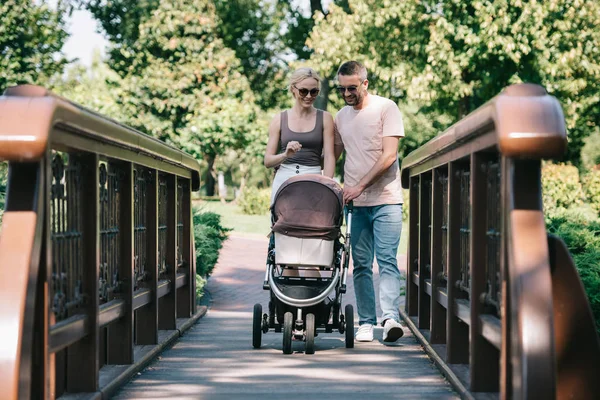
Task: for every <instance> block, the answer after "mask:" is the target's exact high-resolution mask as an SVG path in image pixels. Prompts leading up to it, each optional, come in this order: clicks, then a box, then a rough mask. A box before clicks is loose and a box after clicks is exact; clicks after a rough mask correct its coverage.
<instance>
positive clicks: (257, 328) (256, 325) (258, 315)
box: [252, 303, 262, 349]
mask: <svg viewBox="0 0 600 400" xmlns="http://www.w3.org/2000/svg"><path fill="white" fill-rule="evenodd" d="M261 340H262V306H261V305H260V304H259V303H256V304H255V305H254V314H253V316H252V347H254V348H255V349H258V348H260V343H261Z"/></svg>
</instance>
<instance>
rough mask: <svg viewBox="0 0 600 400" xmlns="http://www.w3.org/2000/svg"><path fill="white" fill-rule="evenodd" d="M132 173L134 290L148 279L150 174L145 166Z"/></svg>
mask: <svg viewBox="0 0 600 400" xmlns="http://www.w3.org/2000/svg"><path fill="white" fill-rule="evenodd" d="M133 174H134V184H135V186H134V189H133V190H134V206H133V207H134V215H135V217H134V228H133V229H134V236H135V239H134V246H133V248H134V252H135V254H134V257H135V258H134V270H133V271H134V277H135V279H134V282H135V286H134V290H137V289H139V288H140V287H141V285H142V284H143V282H144V281H147V280H148V279H149V272H148V270H147V268H148V266H147V265H146V264H147V262H148V260H147V251H148V248H147V238H148V236H147V232H148V213H147V211H148V192H147V191H148V186H149V185H148V181H149V180H150V175H149V173H148V171H147V169H146V168H142V167H136V168H135V170H134V171H133Z"/></svg>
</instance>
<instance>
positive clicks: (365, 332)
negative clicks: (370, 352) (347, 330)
mask: <svg viewBox="0 0 600 400" xmlns="http://www.w3.org/2000/svg"><path fill="white" fill-rule="evenodd" d="M355 338H356V341H357V342H372V341H373V325H371V324H362V325H361V326H359V327H358V331H357V332H356V336H355Z"/></svg>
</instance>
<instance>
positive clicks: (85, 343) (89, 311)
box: [66, 153, 100, 393]
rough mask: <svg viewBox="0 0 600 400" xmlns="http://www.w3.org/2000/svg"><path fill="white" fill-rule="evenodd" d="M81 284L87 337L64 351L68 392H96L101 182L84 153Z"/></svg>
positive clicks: (93, 159)
mask: <svg viewBox="0 0 600 400" xmlns="http://www.w3.org/2000/svg"><path fill="white" fill-rule="evenodd" d="M81 163H82V182H83V186H84V188H85V189H84V190H83V193H82V200H83V201H82V208H83V210H82V211H83V212H82V215H83V221H84V223H83V265H85V268H83V282H82V290H83V293H85V294H86V301H85V302H84V304H83V306H82V307H83V309H84V310H85V314H86V315H87V318H88V320H87V323H88V326H89V334H88V335H86V336H85V337H84V338H83V339H81V340H80V341H78V342H76V343H74V344H73V345H71V346H70V347H69V348H68V349H67V379H66V381H67V391H68V392H71V393H78V392H95V391H97V390H98V383H99V382H98V370H99V328H98V325H99V314H98V311H99V309H98V305H99V298H98V276H99V272H100V207H99V195H100V191H99V189H100V181H99V172H98V166H99V158H98V155H97V154H89V153H86V154H83V155H82V156H81Z"/></svg>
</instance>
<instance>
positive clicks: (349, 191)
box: [344, 136, 400, 203]
mask: <svg viewBox="0 0 600 400" xmlns="http://www.w3.org/2000/svg"><path fill="white" fill-rule="evenodd" d="M399 141H400V137H399V136H385V137H384V138H383V152H382V153H381V156H380V157H379V159H378V160H377V162H376V163H375V165H373V167H372V168H371V169H370V170H369V172H367V174H366V175H365V176H363V177H362V179H361V180H360V181H359V182H358V184H357V185H356V186H346V185H344V202H345V203H348V202H349V201H351V200H354V199H355V198H357V197H358V196H360V195H361V194H362V192H364V191H365V189H366V188H368V187H369V186H371V185H372V184H373V183H374V182H375V181H377V179H379V178H380V177H381V176H382V175H383V173H384V172H385V171H386V170H387V169H388V168H389V167H390V166H391V165H392V164H393V163H394V161H396V159H397V158H398V142H399Z"/></svg>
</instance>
